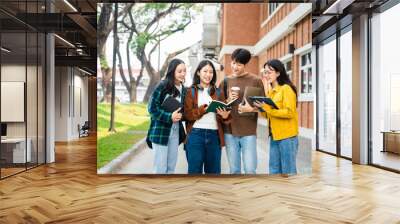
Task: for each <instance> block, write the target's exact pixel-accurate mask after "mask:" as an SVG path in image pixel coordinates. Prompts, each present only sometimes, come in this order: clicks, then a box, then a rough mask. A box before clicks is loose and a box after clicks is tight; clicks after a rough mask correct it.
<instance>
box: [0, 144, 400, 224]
mask: <svg viewBox="0 0 400 224" xmlns="http://www.w3.org/2000/svg"><path fill="white" fill-rule="evenodd" d="M56 151H57V153H56V160H57V161H56V163H55V164H51V165H46V166H41V167H38V168H35V169H33V170H29V171H27V172H25V173H22V174H19V175H16V176H13V177H10V178H7V179H5V180H2V181H0V223H43V222H48V223H250V222H251V223H385V224H386V223H400V175H399V174H396V173H391V172H387V171H384V170H380V169H378V168H374V167H370V166H358V165H352V164H351V162H350V161H347V160H343V159H337V158H335V157H333V156H330V155H326V154H323V153H317V152H316V153H314V154H313V174H312V175H310V176H295V177H290V178H284V177H280V176H274V177H272V176H239V177H238V176H236V177H232V176H223V177H177V176H175V177H170V176H168V177H165V176H164V177H160V176H157V177H156V178H155V177H154V176H98V175H97V174H96V164H95V163H96V139H95V138H94V137H90V138H85V139H84V140H81V141H78V142H72V143H70V144H59V145H57V150H56Z"/></svg>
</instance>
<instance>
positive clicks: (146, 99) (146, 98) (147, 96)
mask: <svg viewBox="0 0 400 224" xmlns="http://www.w3.org/2000/svg"><path fill="white" fill-rule="evenodd" d="M159 77H160V75H159V73H158V72H156V74H155V75H151V76H150V83H149V86H148V87H147V90H146V94H145V95H144V98H143V102H146V103H147V102H149V100H150V96H151V94H152V93H153V91H154V89H155V87H156V86H157V84H158V83H159V82H160V80H161V79H160V78H159Z"/></svg>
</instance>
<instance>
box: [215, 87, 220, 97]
mask: <svg viewBox="0 0 400 224" xmlns="http://www.w3.org/2000/svg"><path fill="white" fill-rule="evenodd" d="M216 91H217V99H221V89H220V88H216Z"/></svg>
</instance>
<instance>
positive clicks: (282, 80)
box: [264, 59, 297, 96]
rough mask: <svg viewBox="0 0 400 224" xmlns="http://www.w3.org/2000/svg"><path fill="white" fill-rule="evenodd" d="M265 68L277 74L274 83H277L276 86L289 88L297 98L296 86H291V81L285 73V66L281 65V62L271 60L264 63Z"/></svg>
mask: <svg viewBox="0 0 400 224" xmlns="http://www.w3.org/2000/svg"><path fill="white" fill-rule="evenodd" d="M266 66H268V67H269V68H272V69H273V70H274V71H275V72H278V73H279V76H278V77H277V78H276V81H278V84H279V85H280V86H282V85H284V84H287V85H289V86H290V88H292V90H293V91H294V93H295V94H296V96H297V89H296V86H295V85H293V83H292V81H290V79H289V76H288V74H287V73H286V69H285V66H284V65H283V63H282V62H281V61H279V60H278V59H271V60H269V61H267V62H265V64H264V68H265V67H266Z"/></svg>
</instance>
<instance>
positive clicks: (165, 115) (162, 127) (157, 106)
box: [147, 80, 186, 145]
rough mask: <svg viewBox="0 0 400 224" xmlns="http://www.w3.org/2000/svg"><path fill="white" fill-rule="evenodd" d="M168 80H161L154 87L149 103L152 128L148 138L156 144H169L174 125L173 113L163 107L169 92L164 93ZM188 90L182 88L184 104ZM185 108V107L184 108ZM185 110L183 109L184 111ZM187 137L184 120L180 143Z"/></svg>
mask: <svg viewBox="0 0 400 224" xmlns="http://www.w3.org/2000/svg"><path fill="white" fill-rule="evenodd" d="M165 85H166V81H165V80H163V81H161V82H160V83H159V84H158V85H157V86H156V88H155V89H154V92H153V94H152V95H151V97H150V101H149V104H148V108H147V109H148V111H149V114H150V117H151V122H150V128H149V131H148V134H147V139H148V140H149V141H150V142H152V143H155V144H159V145H168V138H169V135H170V132H171V127H172V119H171V116H172V113H171V112H167V111H165V110H163V109H162V108H161V104H162V102H164V99H165V98H166V96H167V94H165V93H163V90H164V88H165ZM185 94H186V90H185V88H183V89H182V93H181V102H182V104H183V102H184V99H185ZM182 110H183V108H182ZM182 112H183V111H182ZM184 139H185V131H184V129H183V125H182V121H179V144H180V143H182V142H183V141H184Z"/></svg>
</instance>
